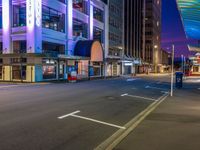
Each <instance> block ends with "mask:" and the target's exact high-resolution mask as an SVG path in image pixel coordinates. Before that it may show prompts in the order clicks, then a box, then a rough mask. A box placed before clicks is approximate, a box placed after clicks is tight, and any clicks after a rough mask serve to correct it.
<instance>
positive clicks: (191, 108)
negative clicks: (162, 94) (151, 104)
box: [114, 84, 200, 150]
mask: <svg viewBox="0 0 200 150" xmlns="http://www.w3.org/2000/svg"><path fill="white" fill-rule="evenodd" d="M198 88H200V84H187V85H185V88H184V89H181V90H176V91H175V96H174V97H173V98H171V97H168V98H167V99H166V100H165V101H164V102H163V103H162V104H161V105H160V106H159V107H158V108H157V109H156V110H155V111H154V112H152V113H151V114H150V115H149V116H148V117H147V118H146V119H145V120H144V121H143V122H142V123H141V124H140V125H139V126H138V127H137V128H136V129H135V130H133V131H132V132H131V133H130V134H129V135H128V136H127V137H126V138H125V139H124V140H123V141H122V142H121V143H120V144H118V146H117V147H116V148H115V149H114V150H199V149H200V90H198Z"/></svg>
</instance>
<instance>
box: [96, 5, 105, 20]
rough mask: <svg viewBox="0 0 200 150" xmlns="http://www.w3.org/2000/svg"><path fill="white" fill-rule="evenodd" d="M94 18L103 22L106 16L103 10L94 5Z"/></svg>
mask: <svg viewBox="0 0 200 150" xmlns="http://www.w3.org/2000/svg"><path fill="white" fill-rule="evenodd" d="M94 18H95V19H96V20H99V21H101V22H103V18H104V15H103V11H102V10H101V9H99V8H97V7H94Z"/></svg>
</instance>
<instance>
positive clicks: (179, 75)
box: [176, 72, 183, 88]
mask: <svg viewBox="0 0 200 150" xmlns="http://www.w3.org/2000/svg"><path fill="white" fill-rule="evenodd" d="M182 87H183V73H182V72H176V88H182Z"/></svg>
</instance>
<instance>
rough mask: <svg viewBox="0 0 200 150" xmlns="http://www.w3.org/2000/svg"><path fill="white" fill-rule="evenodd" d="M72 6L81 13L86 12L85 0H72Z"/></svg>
mask: <svg viewBox="0 0 200 150" xmlns="http://www.w3.org/2000/svg"><path fill="white" fill-rule="evenodd" d="M73 8H74V9H76V10H78V11H80V12H82V13H85V14H88V13H87V2H86V1H85V0H73Z"/></svg>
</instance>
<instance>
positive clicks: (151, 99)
mask: <svg viewBox="0 0 200 150" xmlns="http://www.w3.org/2000/svg"><path fill="white" fill-rule="evenodd" d="M121 96H122V97H124V96H128V97H133V98H139V99H145V100H149V101H157V100H156V99H153V98H148V97H142V96H137V95H129V94H128V93H125V94H122V95H121Z"/></svg>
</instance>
